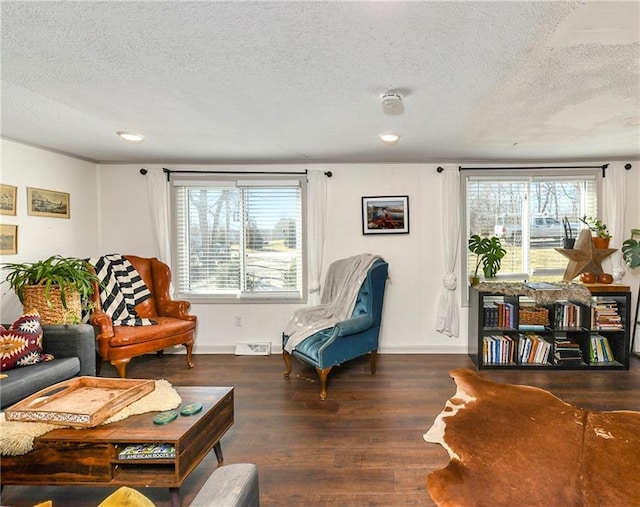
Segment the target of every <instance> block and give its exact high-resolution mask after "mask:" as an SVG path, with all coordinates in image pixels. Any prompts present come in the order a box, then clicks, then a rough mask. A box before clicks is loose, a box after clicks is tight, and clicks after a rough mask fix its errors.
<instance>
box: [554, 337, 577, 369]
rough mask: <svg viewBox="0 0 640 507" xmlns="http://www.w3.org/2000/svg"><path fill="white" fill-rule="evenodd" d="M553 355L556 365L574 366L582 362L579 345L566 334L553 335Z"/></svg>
mask: <svg viewBox="0 0 640 507" xmlns="http://www.w3.org/2000/svg"><path fill="white" fill-rule="evenodd" d="M553 355H554V360H555V362H556V364H557V365H561V366H576V365H582V364H584V358H583V357H582V349H581V348H580V345H579V344H578V343H575V342H572V341H571V340H569V339H568V338H567V337H566V336H562V335H559V336H556V337H555V347H554V354H553Z"/></svg>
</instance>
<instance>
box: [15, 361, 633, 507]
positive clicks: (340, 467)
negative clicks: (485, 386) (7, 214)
mask: <svg viewBox="0 0 640 507" xmlns="http://www.w3.org/2000/svg"><path fill="white" fill-rule="evenodd" d="M194 359H195V363H196V367H195V368H194V369H188V368H187V367H186V364H185V357H184V356H183V355H170V354H166V355H165V356H164V357H162V358H158V357H156V356H155V355H149V356H145V357H141V358H137V359H134V360H132V362H131V363H130V364H129V366H128V368H127V374H128V377H129V378H165V379H167V380H168V381H170V382H171V383H172V384H174V385H211V386H214V385H218V386H221V385H224V386H234V388H235V424H234V425H233V426H232V428H231V429H230V430H229V431H228V432H227V434H226V435H225V436H224V437H223V439H222V451H223V453H224V457H225V463H227V464H230V463H242V462H251V463H256V464H257V466H258V471H259V476H260V493H261V495H260V496H261V502H262V505H263V506H265V507H268V506H287V507H289V506H310V505H313V506H341V507H342V506H350V507H351V506H353V507H358V506H386V507H387V506H411V505H416V506H432V505H434V504H433V502H432V501H431V499H430V498H429V495H428V493H427V492H426V488H425V478H426V476H427V474H429V473H430V472H432V471H434V470H438V469H440V468H443V467H444V466H446V464H447V463H448V456H447V453H446V452H445V451H444V449H442V448H441V447H440V446H438V445H435V444H430V443H427V442H425V441H424V440H423V438H422V435H423V434H424V433H425V432H426V430H427V429H428V428H429V427H430V425H431V423H432V422H433V420H434V418H435V416H436V415H437V414H438V413H439V412H440V411H441V410H442V409H443V407H444V403H445V401H446V400H447V399H448V398H449V397H450V396H451V395H452V394H453V393H454V392H455V386H454V384H453V381H452V380H451V378H450V377H449V375H448V371H449V370H450V369H452V368H462V367H472V363H471V362H470V360H469V359H468V357H467V356H465V355H445V354H443V355H380V357H379V358H378V371H377V373H376V375H374V376H372V375H371V374H370V370H369V360H368V358H366V357H363V358H360V359H356V360H354V361H351V362H349V363H346V364H345V365H343V366H342V367H338V368H334V371H332V373H331V374H330V376H329V387H328V393H329V395H328V398H327V400H326V401H324V402H322V401H320V399H319V396H318V392H319V388H318V381H317V377H316V373H315V370H314V369H313V368H311V367H310V366H308V365H305V364H303V363H301V362H299V361H295V360H294V364H293V371H292V374H291V378H290V379H289V380H288V381H286V380H284V378H283V371H284V363H283V361H282V358H281V357H280V355H272V356H266V357H265V356H233V355H198V356H195V358H194ZM101 374H102V375H103V376H109V377H115V376H117V375H116V372H115V370H114V369H113V367H111V365H109V364H106V363H104V364H103V366H102V372H101ZM481 375H482V376H483V377H485V378H488V379H491V380H495V381H499V382H509V383H515V384H529V385H534V386H538V387H541V388H543V389H547V390H549V391H551V392H552V393H554V394H555V395H557V396H558V397H560V398H562V399H563V400H564V401H566V402H569V403H572V404H574V405H577V406H579V407H582V408H587V409H593V410H623V409H626V410H638V411H640V359H638V358H636V357H634V358H632V359H631V369H630V370H629V371H547V370H544V371H540V370H517V371H513V370H510V371H506V370H505V371H495V370H491V371H482V372H481ZM216 466H217V462H216V460H215V456H214V455H213V453H210V454H209V455H208V456H207V457H206V458H205V460H204V461H203V462H202V463H201V464H200V466H199V467H198V468H197V469H196V470H195V471H194V473H193V474H192V475H191V476H190V477H189V478H188V479H187V481H186V482H185V484H184V485H183V487H182V488H181V494H182V498H183V501H182V504H183V506H188V505H189V503H190V501H191V500H192V499H193V497H194V496H195V495H196V493H197V492H198V491H199V490H200V488H201V487H202V484H203V483H204V481H205V480H206V479H207V477H208V476H209V474H211V472H212V471H213V470H214V469H215V467H216ZM114 489H115V488H85V487H62V486H55V487H17V486H7V487H5V488H4V491H3V493H2V505H3V506H8V505H13V506H15V507H23V506H31V505H33V504H34V503H37V502H39V501H42V500H45V499H52V500H53V501H54V507H75V506H81V507H89V506H95V505H97V504H98V503H100V501H101V500H102V499H103V498H104V497H105V496H107V495H108V494H109V493H110V492H111V491H113V490H114ZM144 493H145V494H146V495H147V496H149V498H151V500H152V501H153V502H155V504H156V505H157V506H158V507H165V506H168V505H169V504H170V503H169V493H168V491H166V490H163V489H147V490H144Z"/></svg>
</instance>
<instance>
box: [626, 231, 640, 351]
mask: <svg viewBox="0 0 640 507" xmlns="http://www.w3.org/2000/svg"><path fill="white" fill-rule="evenodd" d="M622 259H623V260H624V262H625V264H626V265H627V266H629V267H630V268H631V269H636V268H638V267H640V241H638V240H637V239H635V238H634V235H633V231H632V232H631V238H629V239H627V240H625V241H624V242H623V243H622ZM639 308H640V285H638V298H637V299H636V312H635V313H636V315H635V317H634V321H633V323H632V324H631V325H632V327H633V335H632V337H631V347H630V348H631V350H633V346H634V343H635V340H636V328H637V327H638V309H639Z"/></svg>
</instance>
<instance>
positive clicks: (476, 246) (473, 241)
mask: <svg viewBox="0 0 640 507" xmlns="http://www.w3.org/2000/svg"><path fill="white" fill-rule="evenodd" d="M469 251H470V252H471V253H474V254H476V267H475V270H474V272H473V275H471V277H470V282H471V285H477V284H478V283H479V281H480V278H479V277H478V269H480V266H482V272H483V274H484V277H485V278H494V277H495V276H496V275H497V274H498V271H499V270H500V265H501V262H502V258H503V257H504V256H505V255H506V253H507V251H506V250H505V249H504V248H502V243H501V242H500V238H498V237H497V236H492V237H481V236H479V235H478V234H474V235H472V236H471V237H470V238H469Z"/></svg>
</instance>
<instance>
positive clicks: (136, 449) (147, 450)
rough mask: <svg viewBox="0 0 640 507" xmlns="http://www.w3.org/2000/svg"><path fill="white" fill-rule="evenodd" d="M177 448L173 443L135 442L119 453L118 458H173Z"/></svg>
mask: <svg viewBox="0 0 640 507" xmlns="http://www.w3.org/2000/svg"><path fill="white" fill-rule="evenodd" d="M175 457H176V448H175V446H174V445H173V444H161V443H158V444H133V445H128V446H126V447H125V448H124V449H122V450H121V451H120V452H119V453H118V459H173V458H175Z"/></svg>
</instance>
